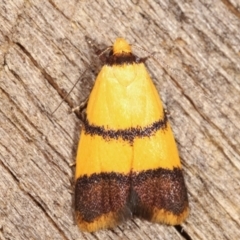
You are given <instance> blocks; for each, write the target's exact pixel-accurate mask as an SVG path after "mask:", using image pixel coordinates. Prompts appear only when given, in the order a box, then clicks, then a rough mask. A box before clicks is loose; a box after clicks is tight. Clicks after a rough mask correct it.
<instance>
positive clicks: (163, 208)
mask: <svg viewBox="0 0 240 240" xmlns="http://www.w3.org/2000/svg"><path fill="white" fill-rule="evenodd" d="M75 210H76V217H77V222H78V225H79V227H80V228H81V229H82V230H87V231H96V230H98V229H101V228H110V227H114V226H115V225H117V224H118V223H120V222H122V221H123V220H126V219H127V218H131V217H132V216H138V217H141V218H144V219H146V220H149V221H153V222H159V223H166V224H172V225H175V224H179V223H181V222H182V221H183V220H184V219H185V218H186V217H187V215H188V197H187V190H186V187H185V183H184V179H183V175H182V171H181V169H179V168H174V169H173V170H168V169H163V168H158V169H155V170H147V171H142V172H140V173H129V175H123V174H120V173H113V172H111V173H99V174H93V175H91V176H89V177H87V176H86V175H84V176H83V177H80V178H78V179H77V182H76V191H75Z"/></svg>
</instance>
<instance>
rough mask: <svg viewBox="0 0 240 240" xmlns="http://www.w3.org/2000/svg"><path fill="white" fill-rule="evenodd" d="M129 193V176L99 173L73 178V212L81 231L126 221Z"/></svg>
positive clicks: (130, 214)
mask: <svg viewBox="0 0 240 240" xmlns="http://www.w3.org/2000/svg"><path fill="white" fill-rule="evenodd" d="M129 192H130V182H129V176H125V175H122V174H118V173H113V172H112V173H99V174H92V175H91V176H90V177H87V176H86V175H85V176H83V177H80V178H78V179H77V182H76V188H75V211H76V217H77V222H78V225H79V227H80V228H82V230H87V231H95V230H98V229H101V228H109V227H113V226H115V225H117V224H118V223H119V222H122V221H123V220H125V219H127V218H130V217H131V216H132V213H131V211H130V209H129V208H128V207H127V203H128V197H129Z"/></svg>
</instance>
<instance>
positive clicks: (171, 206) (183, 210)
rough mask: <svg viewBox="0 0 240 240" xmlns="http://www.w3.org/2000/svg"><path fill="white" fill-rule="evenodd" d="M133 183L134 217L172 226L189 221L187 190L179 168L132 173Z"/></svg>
mask: <svg viewBox="0 0 240 240" xmlns="http://www.w3.org/2000/svg"><path fill="white" fill-rule="evenodd" d="M131 179H132V186H131V187H132V191H131V194H132V196H131V198H132V201H133V202H135V207H134V209H133V214H134V215H135V216H138V217H142V218H144V219H146V220H149V221H153V222H161V223H166V224H171V225H175V224H179V223H180V222H182V221H183V220H184V219H185V218H186V217H187V215H188V197H187V189H186V186H185V183H184V178H183V173H182V170H181V169H180V168H174V169H173V170H168V169H163V168H158V169H156V170H147V171H143V172H140V173H133V174H132V177H131ZM161 215H163V216H161ZM170 215H171V216H170ZM169 216H170V217H169Z"/></svg>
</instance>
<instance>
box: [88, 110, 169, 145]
mask: <svg viewBox="0 0 240 240" xmlns="http://www.w3.org/2000/svg"><path fill="white" fill-rule="evenodd" d="M167 121H168V120H167V114H166V112H165V111H164V114H163V119H160V120H158V121H156V122H153V123H152V124H150V125H148V126H145V127H141V126H137V127H130V128H128V129H118V130H112V129H105V128H104V126H96V125H94V124H90V123H89V121H88V120H87V119H86V120H85V121H84V131H85V134H89V135H91V136H94V135H98V136H101V137H103V138H104V139H107V140H109V139H119V138H122V139H123V140H124V141H129V142H133V140H134V138H137V137H139V138H142V137H150V136H151V135H153V134H154V133H156V132H157V131H158V130H159V129H165V128H166V127H167Z"/></svg>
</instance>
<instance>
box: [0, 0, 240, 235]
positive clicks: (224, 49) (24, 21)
mask: <svg viewBox="0 0 240 240" xmlns="http://www.w3.org/2000/svg"><path fill="white" fill-rule="evenodd" d="M85 36H88V37H90V38H91V39H93V40H94V41H95V43H96V44H97V45H98V46H99V47H102V48H104V47H106V46H110V45H111V44H112V43H113V41H114V40H115V38H116V37H119V36H121V37H124V38H126V39H127V40H128V41H129V42H130V43H132V44H133V45H134V46H136V47H135V48H133V49H134V53H135V54H138V55H140V56H143V57H144V56H148V55H150V54H151V53H154V56H155V58H157V60H158V61H155V60H153V59H151V58H150V59H149V60H148V61H147V66H148V69H149V72H150V73H151V76H152V78H153V80H154V82H155V84H156V86H157V89H158V90H159V92H160V94H161V97H162V100H163V102H164V104H165V106H166V108H167V110H168V112H169V114H170V122H171V124H172V128H173V131H174V134H175V138H176V141H177V143H178V148H179V152H180V156H181V159H182V164H183V169H184V175H185V181H186V185H187V187H188V194H189V202H190V207H191V213H190V216H189V218H188V219H187V220H186V221H185V222H184V223H183V224H182V227H183V228H184V230H185V231H186V232H187V233H188V235H189V236H191V238H192V239H193V240H195V239H207V240H211V239H218V240H220V239H229V240H235V239H236V240H237V239H239V237H240V172H239V170H240V2H239V1H238V0H222V1H211V0H210V1H207V0H206V1H205V0H203V1H182V0H180V1H171V0H169V1H165V0H164V1H153V0H149V1H143V0H139V1H137V0H132V1H130V0H127V1H123V0H122V1H113V0H108V1H107V0H105V1H93V0H92V1H91V0H89V1H87V0H86V1H85V0H78V1H76V0H74V1H73V0H70V1H63V0H48V1H40V0H35V1H33V0H28V1H27V0H14V1H13V0H10V1H3V0H1V1H0V139H1V141H0V239H2V240H7V239H8V240H9V239H10V240H12V239H14V240H21V239H24V240H26V239H39V240H40V239H43V240H46V239H59V240H62V239H63V240H72V239H76V240H77V239H78V240H79V239H95V240H96V239H97V240H102V239H104V240H108V239H121V240H125V239H126V240H129V239H134V240H135V239H144V240H145V239H159V240H160V239H161V240H163V239H174V240H175V239H185V238H184V236H182V235H181V234H180V233H179V232H178V231H176V229H175V228H174V227H169V226H163V225H158V224H152V223H149V222H146V221H142V220H140V219H133V220H130V221H127V222H125V223H123V224H122V225H120V226H119V227H117V228H115V229H113V230H102V231H99V232H96V233H93V234H90V233H83V232H81V231H80V230H79V229H78V227H77V226H76V223H75V220H74V215H73V213H74V212H73V196H74V195H73V192H74V184H73V176H74V166H71V164H72V163H74V161H75V156H76V149H77V144H78V141H79V133H80V129H81V122H80V120H79V118H78V117H77V116H76V115H75V114H70V113H69V112H70V111H71V108H72V107H76V106H78V105H79V104H80V103H81V102H82V101H83V100H84V99H85V98H86V97H87V96H88V94H89V92H90V90H91V88H92V86H93V84H94V79H95V77H96V74H97V72H98V71H99V68H100V62H99V61H98V59H97V57H96V55H95V54H94V53H93V51H92V50H91V49H90V48H89V46H88V44H87V42H86V40H85ZM141 48H144V49H146V50H147V51H148V52H144V51H142V50H141ZM89 64H90V65H91V67H89ZM86 68H87V69H89V70H88V71H87V73H86V74H85V75H84V76H82V77H81V78H80V81H79V83H78V84H77V86H76V87H75V88H74V90H73V91H72V92H71V94H70V96H69V97H68V98H67V100H65V101H64V102H63V103H62V105H61V106H60V108H59V109H58V110H57V111H56V112H55V113H54V114H53V115H51V113H52V112H53V111H54V109H56V107H57V106H58V105H59V104H60V103H61V101H62V99H63V98H64V96H65V95H66V93H67V92H69V90H70V89H71V87H72V86H73V84H74V83H75V82H76V81H77V79H78V78H79V77H80V76H81V75H82V72H83V71H84V70H85V69H86ZM113 161H114V159H113Z"/></svg>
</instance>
